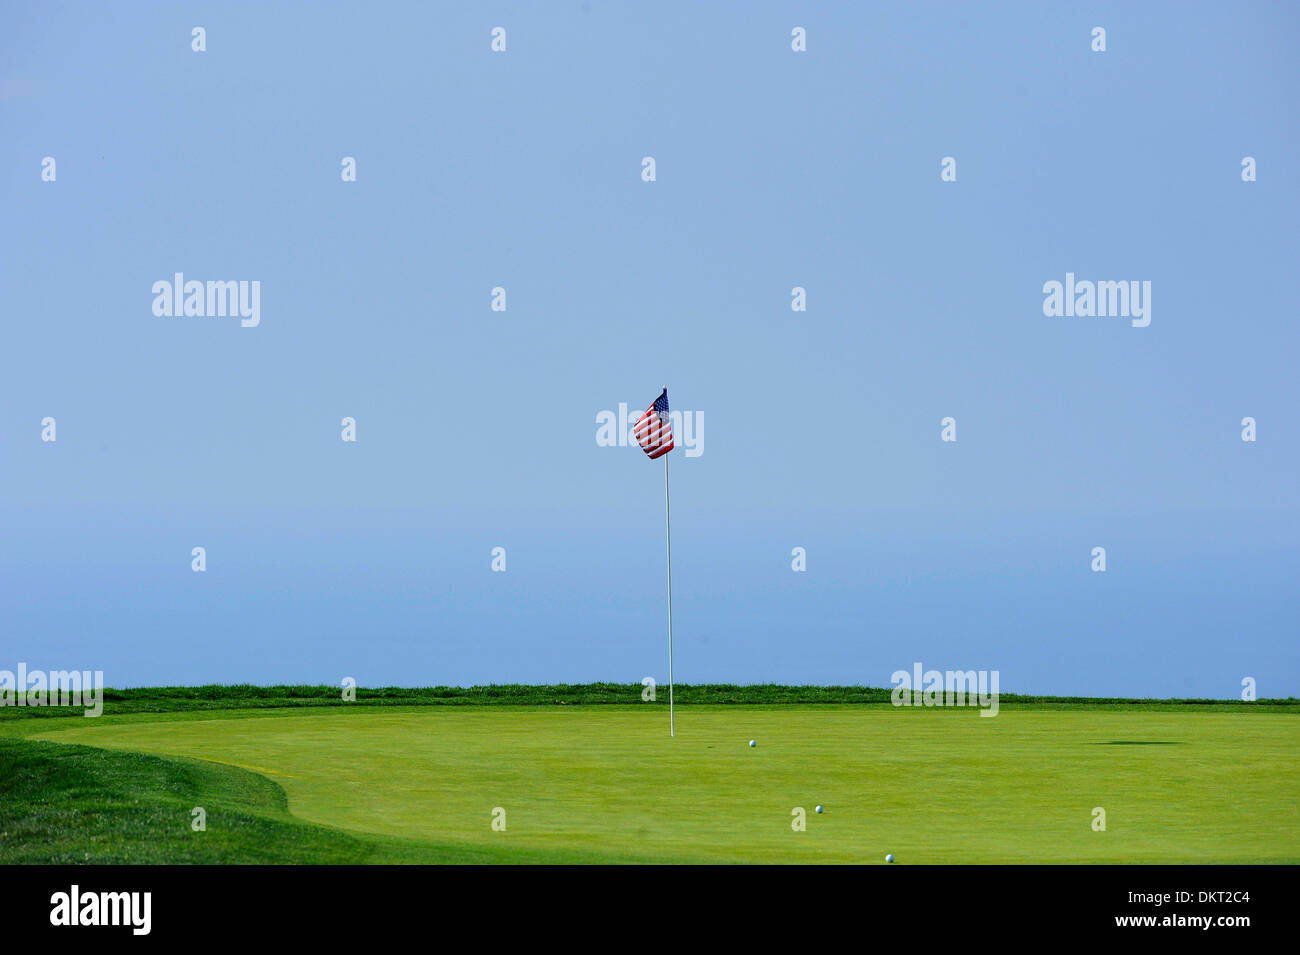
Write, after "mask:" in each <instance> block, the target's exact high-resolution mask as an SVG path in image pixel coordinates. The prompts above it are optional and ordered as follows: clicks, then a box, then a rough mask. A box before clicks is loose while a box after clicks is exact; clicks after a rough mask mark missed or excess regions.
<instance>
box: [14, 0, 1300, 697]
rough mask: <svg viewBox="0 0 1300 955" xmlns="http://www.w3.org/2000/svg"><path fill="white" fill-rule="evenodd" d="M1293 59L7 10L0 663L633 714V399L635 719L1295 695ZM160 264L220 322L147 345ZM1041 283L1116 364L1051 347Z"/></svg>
mask: <svg viewBox="0 0 1300 955" xmlns="http://www.w3.org/2000/svg"><path fill="white" fill-rule="evenodd" d="M742 11H743V12H742ZM195 26H202V27H203V28H204V29H205V30H206V46H207V49H206V51H205V52H195V51H193V50H192V49H191V30H192V28H193V27H195ZM495 26H503V27H504V28H505V29H506V31H507V32H506V37H507V49H506V51H505V52H504V53H493V52H492V51H491V49H490V41H491V37H490V31H491V30H492V28H493V27H495ZM796 26H802V27H804V28H805V29H806V31H807V50H806V52H798V53H796V52H794V51H792V50H791V46H790V34H791V30H792V28H794V27H796ZM1095 26H1102V27H1104V28H1105V29H1106V30H1107V50H1106V52H1104V53H1097V52H1094V51H1093V50H1092V49H1091V31H1092V28H1093V27H1095ZM1297 41H1300V13H1297V11H1296V9H1295V8H1294V7H1293V6H1290V5H1287V4H1263V3H1256V4H1244V5H1235V6H1233V7H1231V8H1227V7H1220V6H1215V5H1210V4H1201V3H1196V4H1142V5H1140V7H1139V8H1137V9H1134V7H1133V5H1130V4H1116V5H1110V4H1078V5H1069V6H1068V7H1067V6H1066V5H1055V4H1053V5H1039V4H1025V5H1007V4H1000V5H997V6H996V8H993V9H977V8H975V7H972V6H969V5H964V4H963V5H960V6H959V5H956V4H929V5H926V4H895V5H888V6H885V7H876V6H872V7H871V8H867V7H866V6H862V7H861V8H859V7H858V6H856V5H847V4H846V5H842V6H836V7H831V6H827V5H817V7H816V9H812V8H810V6H809V5H806V4H753V5H745V6H744V7H743V8H742V7H740V6H738V5H722V4H717V5H709V6H708V7H706V8H702V5H699V4H686V3H659V4H653V5H650V4H644V5H632V4H611V3H603V2H599V0H588V2H585V3H569V4H562V5H561V4H547V5H525V4H515V3H510V4H460V5H441V4H440V5H436V6H435V5H426V4H411V5H379V6H372V7H364V6H362V7H357V6H353V5H346V6H329V5H323V4H312V5H305V4H292V5H290V4H239V5H231V7H230V8H229V9H228V8H227V5H218V4H213V5H206V4H194V5H185V4H144V3H141V4H120V5H116V6H114V7H104V6H100V5H91V4H71V5H62V6H59V5H54V4H50V5H46V4H41V5H33V6H30V7H26V8H19V7H16V5H11V6H9V7H6V8H5V10H4V12H3V13H2V14H0V172H2V175H0V189H2V190H3V192H2V193H0V210H2V211H0V215H3V222H4V226H5V227H4V228H3V230H0V321H2V322H3V343H4V347H3V348H0V668H5V667H8V668H12V667H13V666H14V665H15V664H16V663H17V662H18V661H20V660H21V661H24V662H26V663H27V664H28V665H29V667H31V668H59V669H62V668H71V667H77V668H82V669H90V668H95V669H102V670H104V672H105V678H106V680H107V682H108V683H110V684H111V685H144V684H157V683H202V682H236V681H239V682H254V683H273V682H310V683H317V682H319V683H333V684H337V683H338V682H339V680H340V679H342V677H344V676H352V677H355V678H356V679H357V680H358V681H359V683H361V684H362V685H363V686H364V685H380V684H405V685H427V684H446V683H450V684H471V683H486V682H507V681H510V682H513V681H522V682H551V681H585V680H597V679H602V680H619V681H625V682H634V681H639V680H640V679H641V678H642V677H643V676H647V675H649V676H654V677H656V678H657V679H659V680H664V679H666V676H667V673H666V670H667V666H666V662H667V661H666V651H665V633H664V631H665V626H664V624H665V610H664V599H663V598H664V594H663V577H664V568H663V500H662V498H663V475H662V473H661V472H662V468H661V467H660V466H659V463H658V462H653V463H652V462H649V461H647V460H646V459H645V458H644V456H643V455H642V454H641V453H640V451H638V450H637V449H635V448H628V447H621V448H619V447H600V446H598V445H597V443H596V440H595V435H596V416H597V415H598V413H600V412H601V411H603V410H616V409H617V407H618V405H619V403H620V402H625V403H627V404H629V405H631V406H633V407H638V406H639V407H644V406H645V405H647V404H649V402H650V401H652V400H653V399H654V397H655V396H656V395H657V394H658V392H659V389H660V387H661V386H663V385H665V384H666V385H667V386H668V388H669V396H670V399H671V402H672V405H673V407H674V408H675V409H683V410H689V411H692V412H694V413H696V414H699V415H702V416H703V419H704V421H705V426H704V441H703V452H704V453H702V454H700V455H699V456H698V457H691V458H688V457H686V456H685V455H683V454H682V453H681V452H680V451H675V452H673V453H672V455H670V460H671V469H672V471H671V473H672V488H673V530H674V536H673V569H674V593H673V597H674V611H675V625H676V650H677V659H676V670H677V673H676V675H677V677H678V679H680V680H682V681H684V682H704V681H719V682H721V681H725V682H756V681H780V682H810V683H865V684H871V685H885V684H887V683H888V680H889V677H890V674H891V673H892V672H893V671H895V670H897V669H911V666H912V664H913V662H914V661H920V662H922V663H923V664H924V665H925V666H926V667H927V668H929V667H933V668H938V669H998V670H999V671H1000V672H1001V687H1002V690H1003V691H1004V692H1005V691H1012V690H1015V691H1022V692H1042V693H1081V694H1123V695H1153V696H1184V695H1196V696H1215V697H1232V696H1236V695H1238V694H1239V693H1240V686H1241V680H1242V679H1243V678H1244V677H1248V676H1249V677H1253V678H1254V679H1255V680H1256V681H1257V683H1258V688H1259V693H1260V694H1261V695H1264V696H1283V695H1300V650H1297V636H1300V634H1298V633H1297V620H1298V619H1300V613H1298V611H1300V600H1298V599H1297V595H1296V587H1295V582H1296V577H1297V572H1298V571H1300V545H1298V544H1297V541H1298V540H1300V538H1298V537H1297V531H1298V530H1300V521H1298V520H1297V518H1298V517H1300V494H1298V491H1297V488H1298V483H1297V480H1296V473H1297V465H1298V464H1300V451H1298V450H1297V449H1298V448H1300V442H1298V440H1297V439H1298V437H1300V436H1298V435H1297V433H1296V431H1297V428H1296V415H1295V412H1296V408H1297V407H1298V404H1297V398H1298V397H1300V395H1298V394H1297V391H1298V388H1297V375H1296V372H1295V368H1296V363H1297V358H1298V357H1300V343H1298V341H1297V334H1296V320H1297V319H1296V296H1295V272H1296V262H1297V259H1298V257H1300V230H1298V229H1297V227H1296V212H1297V210H1298V209H1300V201H1298V200H1300V183H1298V182H1297V178H1296V176H1295V175H1294V168H1293V167H1294V159H1295V156H1296V155H1297V154H1298V153H1300V134H1298V131H1297V130H1298V126H1297V109H1298V107H1297V105H1296V98H1295V91H1296V89H1300V76H1298V75H1297V73H1298V72H1300V71H1298V70H1297V57H1296V52H1295V51H1296V50H1297V49H1298V48H1300V45H1298V42H1297ZM349 156H350V157H354V158H355V159H356V168H357V180H356V181H355V182H343V181H342V179H341V176H340V163H341V161H342V159H343V157H349ZM645 156H653V157H654V159H655V162H656V180H655V181H654V182H645V181H643V180H642V177H641V170H642V158H643V157H645ZM945 156H951V157H954V158H955V159H956V168H957V181H956V182H941V181H940V175H939V173H940V160H941V159H942V157H945ZM1246 156H1250V157H1254V158H1255V160H1256V163H1257V170H1258V179H1257V181H1255V182H1249V183H1248V182H1243V181H1242V178H1241V162H1242V159H1243V157H1246ZM44 157H53V158H54V159H55V161H56V164H57V165H56V179H55V181H53V182H45V181H42V177H41V170H42V160H43V159H44ZM175 272H183V273H184V274H185V275H186V277H187V278H190V279H198V280H200V281H206V280H249V281H253V280H256V281H258V282H260V288H261V322H260V324H259V325H258V326H257V327H256V328H243V327H241V326H240V323H239V321H238V320H237V319H236V320H232V319H229V318H160V317H156V316H155V315H154V314H153V311H152V309H151V305H152V302H153V297H154V296H153V293H152V291H151V289H152V286H153V283H154V282H155V281H158V280H170V279H171V277H172V275H173V274H174V273H175ZM1067 272H1073V273H1075V274H1076V276H1077V277H1078V278H1079V279H1091V280H1124V281H1129V280H1137V281H1149V282H1151V287H1152V303H1151V304H1152V308H1151V319H1152V320H1151V324H1150V325H1149V326H1148V327H1145V328H1135V327H1132V325H1131V324H1130V322H1129V321H1128V320H1127V319H1123V318H1117V317H1106V318H1096V317H1092V318H1082V317H1072V318H1049V317H1046V316H1045V315H1044V314H1043V299H1044V294H1043V285H1044V283H1045V282H1049V281H1052V280H1056V281H1064V279H1065V275H1066V273H1067ZM498 286H500V287H503V288H505V289H506V292H507V303H508V304H507V309H506V311H504V312H495V311H492V310H491V308H490V303H491V290H492V289H493V288H494V287H498ZM795 286H800V287H803V288H805V289H806V290H807V311H805V312H794V311H792V310H791V289H792V288H794V287H795ZM47 416H52V417H54V418H55V419H56V420H57V441H55V442H53V443H48V442H43V441H42V440H41V421H42V419H43V418H45V417H47ZM345 416H351V417H353V418H355V420H356V422H357V441H356V442H355V443H345V442H343V441H342V440H341V439H340V431H341V427H340V422H341V419H342V418H343V417H345ZM946 416H952V417H953V418H955V419H956V422H957V441H956V442H952V443H948V442H943V441H941V440H940V420H941V419H942V418H944V417H946ZM1246 416H1251V417H1253V418H1255V419H1256V421H1257V427H1258V439H1257V440H1256V441H1255V442H1253V443H1251V442H1243V441H1242V440H1241V437H1240V435H1241V420H1242V418H1244V417H1246ZM195 546H203V547H205V548H206V549H207V565H208V569H207V570H206V572H204V573H201V574H197V573H193V572H192V571H191V569H190V560H191V558H190V553H191V548H193V547H195ZM495 546H502V547H505V548H506V550H507V570H506V572H505V573H493V572H492V571H491V567H490V565H491V556H490V552H491V549H492V548H493V547H495ZM796 546H800V547H804V548H806V550H807V567H808V569H807V571H806V572H804V573H795V572H793V571H792V570H791V550H792V548H794V547H796ZM1096 546H1103V547H1105V548H1106V553H1107V569H1106V572H1105V573H1094V572H1093V571H1092V570H1091V566H1090V565H1091V561H1092V558H1091V552H1092V548H1094V547H1096Z"/></svg>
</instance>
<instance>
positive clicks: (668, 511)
mask: <svg viewBox="0 0 1300 955" xmlns="http://www.w3.org/2000/svg"><path fill="white" fill-rule="evenodd" d="M664 529H665V531H666V534H667V537H666V540H667V543H668V735H669V736H676V735H677V732H676V727H675V726H674V725H673V512H672V506H671V504H669V499H668V455H667V454H665V455H664Z"/></svg>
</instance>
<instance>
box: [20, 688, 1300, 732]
mask: <svg viewBox="0 0 1300 955" xmlns="http://www.w3.org/2000/svg"><path fill="white" fill-rule="evenodd" d="M659 689H660V693H659V702H660V703H664V702H665V700H666V699H667V692H666V690H664V688H662V687H661V688H659ZM642 690H643V688H642V686H641V685H640V684H639V683H633V684H627V683H561V684H553V685H537V686H534V685H525V684H493V685H490V686H471V687H461V686H433V687H391V686H390V687H379V688H374V689H358V690H357V695H356V699H355V701H353V702H345V701H344V700H343V698H342V691H341V689H340V688H339V687H334V686H283V685H282V686H252V685H249V684H241V685H236V686H226V685H221V684H210V685H206V686H164V687H138V688H131V689H112V688H106V689H105V690H104V691H103V694H104V712H105V713H110V714H125V713H176V712H184V713H189V712H194V711H196V710H230V709H285V708H299V707H338V708H342V707H373V706H390V707H391V706H545V705H571V706H593V705H603V704H610V705H626V704H629V703H639V702H641V693H642ZM890 692H891V691H890V690H889V689H882V688H879V687H869V686H784V685H780V684H774V683H759V684H746V685H734V684H724V683H704V684H691V685H688V684H680V685H678V686H677V687H676V688H675V691H674V693H675V699H676V701H677V702H678V703H681V704H684V705H690V704H696V703H699V704H711V705H716V704H727V705H732V704H747V705H775V704H805V703H853V704H871V703H876V704H882V703H889V701H890ZM1000 705H1001V706H1004V707H1011V708H1013V709H1014V708H1016V707H1020V706H1033V707H1035V708H1042V707H1045V706H1047V707H1058V708H1075V707H1083V708H1087V709H1098V708H1119V709H1125V708H1131V707H1134V706H1141V707H1152V706H1157V707H1162V708H1188V707H1191V708H1197V709H1204V708H1207V707H1209V708H1216V709H1223V708H1228V709H1252V708H1262V707H1275V706H1280V707H1284V708H1295V709H1296V710H1297V711H1300V700H1297V699H1295V698H1287V699H1264V700H1258V701H1256V702H1253V703H1248V704H1247V703H1242V702H1240V701H1236V700H1211V699H1171V700H1150V699H1124V698H1094V697H1075V696H1027V695H1022V694H1015V693H1003V694H1001V695H1000ZM81 715H82V711H81V710H79V709H75V708H71V707H49V706H45V707H26V706H24V707H17V706H0V724H3V723H5V722H6V721H7V720H19V719H33V718H50V719H59V718H63V717H80V716H81Z"/></svg>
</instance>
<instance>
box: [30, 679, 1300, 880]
mask: <svg viewBox="0 0 1300 955" xmlns="http://www.w3.org/2000/svg"><path fill="white" fill-rule="evenodd" d="M59 724H60V725H59V727H58V728H51V727H50V726H49V724H45V725H42V726H40V727H37V726H27V727H25V732H24V735H25V736H27V738H29V739H38V740H49V741H51V742H57V743H79V744H85V745H89V746H94V747H105V748H110V749H127V750H132V751H136V752H141V753H148V754H155V755H159V756H165V757H190V758H197V759H202V760H209V761H213V762H216V763H218V764H221V765H227V766H235V767H240V768H242V769H245V770H248V771H250V772H253V773H257V774H260V775H262V776H264V777H265V778H266V779H269V780H271V781H273V782H274V783H275V784H276V785H278V786H280V787H282V788H283V790H284V793H285V794H286V795H287V798H288V811H289V812H290V813H291V814H292V815H293V816H295V817H297V818H298V819H301V820H303V821H305V822H309V823H314V824H317V825H321V826H328V827H333V828H337V829H341V830H346V831H347V832H349V833H352V834H361V835H365V836H372V837H381V838H382V839H383V841H384V842H386V843H387V842H392V841H400V842H402V843H404V844H408V845H409V847H410V851H411V853H412V855H410V856H409V858H410V859H411V861H419V849H420V847H421V846H447V845H460V846H466V847H481V848H489V849H491V850H493V851H494V852H502V853H505V855H504V856H502V857H501V861H510V855H509V853H510V852H513V851H519V852H521V853H522V855H523V856H526V857H527V858H528V861H536V860H537V859H538V858H539V857H540V858H545V857H546V856H547V854H550V853H555V854H556V855H557V857H558V856H561V855H563V854H564V853H572V852H581V853H585V854H587V856H588V857H589V858H591V859H593V860H595V859H604V860H607V861H626V862H638V861H663V862H669V861H674V862H776V863H779V862H850V863H851V862H864V863H879V862H882V861H883V859H884V856H885V854H886V853H887V852H892V853H893V854H894V855H895V856H896V857H897V859H898V862H899V863H901V864H923V863H1044V862H1047V863H1064V862H1097V863H1160V862H1174V863H1184V862H1203V863H1259V862H1275V863H1279V862H1290V863H1295V862H1298V861H1300V812H1298V809H1300V800H1298V799H1297V793H1298V792H1300V755H1298V754H1300V715H1297V714H1295V713H1266V712H1257V711H1235V712H1226V711H1222V710H1214V709H1206V710H1204V711H1190V710H1174V711H1167V710H1166V711H1161V710H1160V709H1158V708H1146V707H1141V706H1134V707H1130V708H1127V709H1115V710H1110V709H1107V710H1086V709H1050V708H1021V709H1011V708H1004V709H1003V710H1002V712H1001V713H999V714H998V715H997V716H996V717H995V718H991V719H989V718H981V717H979V715H978V711H976V710H955V709H953V710H946V711H944V710H936V709H929V710H922V709H916V710H911V709H896V708H894V707H891V706H888V705H883V706H882V705H870V706H820V705H803V706H772V707H764V706H743V705H731V706H706V705H692V706H682V707H679V708H678V716H677V736H676V738H675V739H670V738H669V737H668V732H667V720H666V713H663V712H662V707H655V708H653V709H652V708H651V707H648V706H645V707H638V706H596V707H578V706H574V707H555V706H550V707H492V708H488V707H463V708H452V707H433V708H430V707H425V708H415V707H411V708H405V707H403V708H387V709H383V710H378V709H360V708H358V709H344V708H340V709H329V710H298V711H285V710H279V711H270V712H266V711H263V712H231V713H222V714H211V713H194V714H169V715H166V716H159V715H151V714H140V715H131V716H105V717H102V718H101V719H98V720H76V721H75V722H74V721H72V720H60V721H59ZM37 730H39V732H37ZM750 739H755V740H757V742H758V745H757V747H755V748H750V747H749V746H748V741H749V740H750ZM194 798H195V805H202V802H201V793H196V794H195V795H194ZM818 804H822V805H824V806H825V807H826V811H825V813H824V814H822V815H817V814H815V813H814V812H813V807H814V806H816V805H818ZM497 807H500V808H501V809H504V810H505V822H506V828H505V831H504V832H500V831H493V829H492V826H491V823H492V818H493V810H494V809H495V808H497ZM795 807H803V809H805V810H806V812H807V830H806V831H803V832H796V831H793V830H792V828H791V820H792V810H793V809H794V808H795ZM1095 807H1100V808H1102V809H1104V810H1105V814H1106V829H1105V831H1104V832H1098V831H1094V830H1093V825H1092V823H1093V810H1094V808H1095ZM188 821H189V820H188V817H183V818H179V819H178V820H177V825H178V826H179V827H184V828H188ZM221 824H222V820H221V815H220V813H213V814H212V815H211V816H210V817H209V819H208V828H209V832H211V831H213V830H217V829H219V827H220V826H221ZM206 836H207V834H206V833H194V834H193V838H194V839H203V838H205V837H206ZM539 854H540V856H539Z"/></svg>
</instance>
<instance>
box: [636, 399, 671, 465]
mask: <svg viewBox="0 0 1300 955" xmlns="http://www.w3.org/2000/svg"><path fill="white" fill-rule="evenodd" d="M632 433H633V434H634V435H635V436H636V443H637V444H639V445H641V450H642V451H644V452H645V453H646V454H647V455H649V456H650V460H652V461H653V460H654V459H655V458H661V457H663V456H664V455H665V454H667V453H668V452H669V451H671V450H672V449H673V425H672V421H671V420H669V417H668V389H667V388H665V389H664V393H663V394H662V395H660V396H659V397H658V398H656V399H655V403H654V404H652V405H651V406H650V407H649V408H646V410H645V412H644V413H643V414H642V415H641V417H639V418H637V419H636V427H635V430H633V432H632Z"/></svg>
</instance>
